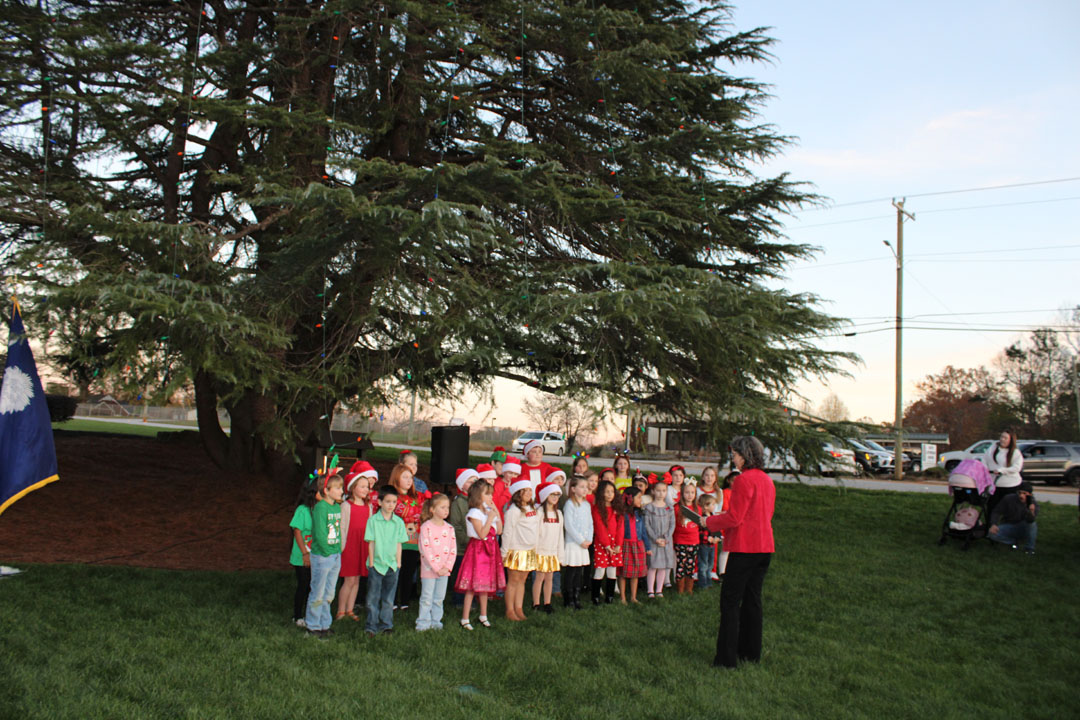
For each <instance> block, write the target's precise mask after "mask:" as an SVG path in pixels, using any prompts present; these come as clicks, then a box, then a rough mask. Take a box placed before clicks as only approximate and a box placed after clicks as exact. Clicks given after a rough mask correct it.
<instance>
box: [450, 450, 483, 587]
mask: <svg viewBox="0 0 1080 720" xmlns="http://www.w3.org/2000/svg"><path fill="white" fill-rule="evenodd" d="M476 480H477V474H476V471H475V470H473V469H472V468H458V470H457V473H456V476H455V477H454V484H455V485H457V494H456V495H454V499H453V500H451V501H450V525H451V527H453V528H454V539H455V541H456V544H457V556H456V557H455V558H454V572H453V574H452V575H451V585H450V587H456V585H457V577H458V572H459V571H460V570H461V561H462V560H463V559H464V558H465V549H466V548H468V547H469V530H468V521H467V520H466V519H465V516H466V515H468V514H469V488H471V487H472V486H473V483H474V482H476ZM464 600H465V593H459V592H458V591H457V590H456V589H455V590H454V605H455V606H457V607H461V603H462V602H463V601H464Z"/></svg>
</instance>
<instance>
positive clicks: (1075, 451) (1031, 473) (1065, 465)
mask: <svg viewBox="0 0 1080 720" xmlns="http://www.w3.org/2000/svg"><path fill="white" fill-rule="evenodd" d="M1021 452H1022V453H1023V454H1024V467H1023V468H1021V470H1020V475H1021V477H1023V478H1024V479H1025V480H1043V481H1045V482H1046V484H1047V485H1060V484H1061V481H1062V480H1064V481H1065V482H1067V483H1069V484H1070V485H1072V486H1074V487H1075V486H1080V445H1071V444H1068V443H1058V442H1037V443H1031V444H1030V445H1027V446H1026V447H1023V448H1021Z"/></svg>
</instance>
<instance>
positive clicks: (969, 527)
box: [938, 459, 994, 550]
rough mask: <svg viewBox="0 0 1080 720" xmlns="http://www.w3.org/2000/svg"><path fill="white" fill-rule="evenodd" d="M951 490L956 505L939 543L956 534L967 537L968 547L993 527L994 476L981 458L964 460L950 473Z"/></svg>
mask: <svg viewBox="0 0 1080 720" xmlns="http://www.w3.org/2000/svg"><path fill="white" fill-rule="evenodd" d="M949 493H950V494H951V495H952V498H953V501H952V507H950V508H949V512H948V513H946V515H945V521H944V522H943V523H942V524H941V539H939V540H938V545H944V544H945V541H946V538H950V537H953V538H956V539H957V540H963V541H964V547H963V549H964V550H967V549H968V547H970V545H971V541H972V540H977V539H978V538H983V537H986V532H987V530H988V529H989V527H990V523H989V521H990V518H989V517H988V513H987V503H988V501H989V500H990V496H991V495H992V494H993V493H994V479H993V478H992V477H990V472H989V471H988V470H987V469H986V466H985V465H983V464H982V463H981V462H980V461H978V460H974V459H970V460H964V461H963V462H961V463H960V464H959V465H957V466H956V468H955V469H954V470H953V471H952V474H951V475H949Z"/></svg>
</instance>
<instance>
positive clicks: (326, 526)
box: [305, 468, 344, 638]
mask: <svg viewBox="0 0 1080 720" xmlns="http://www.w3.org/2000/svg"><path fill="white" fill-rule="evenodd" d="M316 482H318V483H321V484H322V491H321V494H322V498H321V499H320V500H319V501H318V502H317V503H315V507H313V508H312V509H311V592H310V593H309V594H308V606H307V616H306V617H305V621H306V622H307V632H308V635H311V636H314V637H317V638H325V637H327V636H328V635H330V634H331V633H332V632H333V631H332V630H330V620H331V618H330V614H331V613H330V603H331V602H333V600H334V591H335V590H336V589H337V579H338V572H339V571H340V570H341V498H342V494H343V493H344V483H343V482H342V478H341V476H340V475H338V474H337V468H334V469H332V470H331V471H330V472H327V473H323V475H322V477H321V478H318V479H316Z"/></svg>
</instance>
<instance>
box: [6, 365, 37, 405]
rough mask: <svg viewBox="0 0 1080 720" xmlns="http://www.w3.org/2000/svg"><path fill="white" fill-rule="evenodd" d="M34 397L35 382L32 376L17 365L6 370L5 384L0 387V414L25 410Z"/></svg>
mask: <svg viewBox="0 0 1080 720" xmlns="http://www.w3.org/2000/svg"><path fill="white" fill-rule="evenodd" d="M33 398H34V383H33V382H32V381H31V380H30V376H29V375H27V374H26V373H24V372H23V371H22V370H20V369H19V368H17V367H9V368H8V369H7V370H6V371H5V372H4V386H3V388H0V415H6V414H8V413H17V412H22V411H23V410H25V409H26V408H27V407H28V406H29V405H30V401H31V400H33Z"/></svg>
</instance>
